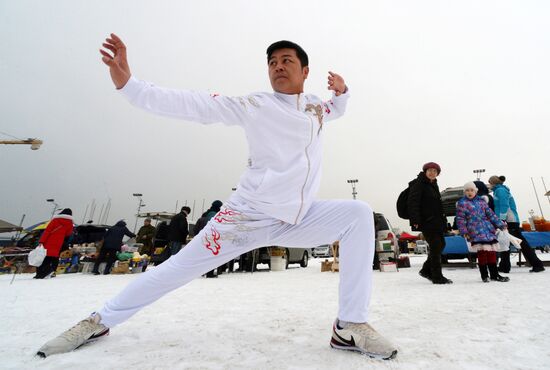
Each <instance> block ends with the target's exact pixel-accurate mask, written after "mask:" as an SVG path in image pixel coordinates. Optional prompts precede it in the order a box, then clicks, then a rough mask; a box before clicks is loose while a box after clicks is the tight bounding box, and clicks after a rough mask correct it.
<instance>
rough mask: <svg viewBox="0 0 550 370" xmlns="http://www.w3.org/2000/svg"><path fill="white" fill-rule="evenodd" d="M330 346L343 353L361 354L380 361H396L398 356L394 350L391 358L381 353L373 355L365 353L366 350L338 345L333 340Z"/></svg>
mask: <svg viewBox="0 0 550 370" xmlns="http://www.w3.org/2000/svg"><path fill="white" fill-rule="evenodd" d="M330 346H331V347H332V348H334V349H339V350H343V351H353V352H359V353H360V354H362V355H365V356H369V357H370V358H375V359H378V360H391V359H394V358H395V356H397V350H394V351H393V352H392V353H391V354H390V355H389V356H384V355H381V354H379V353H371V352H368V351H365V350H364V349H362V348H359V347H355V346H346V345H340V344H338V343H334V341H333V340H331V341H330Z"/></svg>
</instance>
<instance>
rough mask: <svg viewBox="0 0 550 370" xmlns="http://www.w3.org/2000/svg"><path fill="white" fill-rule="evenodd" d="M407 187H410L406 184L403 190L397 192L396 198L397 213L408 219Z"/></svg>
mask: <svg viewBox="0 0 550 370" xmlns="http://www.w3.org/2000/svg"><path fill="white" fill-rule="evenodd" d="M409 189H410V187H409V186H407V188H406V189H405V190H403V191H402V192H401V194H399V197H398V198H397V204H396V207H397V215H398V216H399V217H401V218H403V219H405V220H408V219H409V207H408V203H409Z"/></svg>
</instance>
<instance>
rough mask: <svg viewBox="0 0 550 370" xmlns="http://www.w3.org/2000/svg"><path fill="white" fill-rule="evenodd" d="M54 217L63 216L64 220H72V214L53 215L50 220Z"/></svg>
mask: <svg viewBox="0 0 550 370" xmlns="http://www.w3.org/2000/svg"><path fill="white" fill-rule="evenodd" d="M54 218H64V219H65V220H71V221H72V220H73V216H71V215H55V216H53V217H52V220H53V219H54Z"/></svg>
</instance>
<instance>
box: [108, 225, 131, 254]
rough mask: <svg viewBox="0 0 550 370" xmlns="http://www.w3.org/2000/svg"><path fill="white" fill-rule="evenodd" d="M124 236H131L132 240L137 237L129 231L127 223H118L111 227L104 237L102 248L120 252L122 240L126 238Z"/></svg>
mask: <svg viewBox="0 0 550 370" xmlns="http://www.w3.org/2000/svg"><path fill="white" fill-rule="evenodd" d="M124 235H126V236H129V237H130V238H133V237H135V236H136V234H134V233H133V232H131V231H130V230H128V228H127V227H126V222H124V221H118V222H117V223H116V224H115V226H113V227H111V228H110V229H109V230H107V232H106V233H105V236H104V237H103V247H102V248H103V249H114V250H117V251H120V249H121V247H122V238H124Z"/></svg>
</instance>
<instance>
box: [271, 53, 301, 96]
mask: <svg viewBox="0 0 550 370" xmlns="http://www.w3.org/2000/svg"><path fill="white" fill-rule="evenodd" d="M267 64H268V69H269V80H270V82H271V87H272V88H273V90H275V91H276V92H279V93H283V94H300V93H302V92H304V81H305V80H306V78H307V75H308V73H309V67H302V64H301V63H300V59H298V56H297V55H296V50H294V49H278V50H275V51H274V52H273V54H271V58H269V61H268V62H267Z"/></svg>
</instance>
